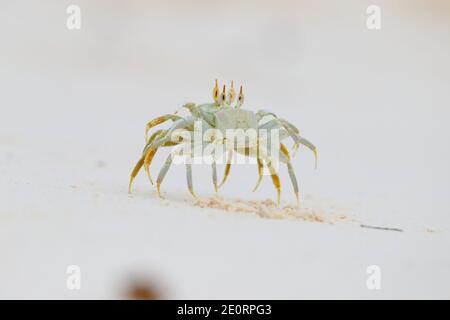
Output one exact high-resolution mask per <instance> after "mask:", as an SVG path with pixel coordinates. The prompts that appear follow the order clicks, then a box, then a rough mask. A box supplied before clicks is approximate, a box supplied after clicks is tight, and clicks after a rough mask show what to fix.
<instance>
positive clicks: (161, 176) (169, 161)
mask: <svg viewBox="0 0 450 320" xmlns="http://www.w3.org/2000/svg"><path fill="white" fill-rule="evenodd" d="M172 161H173V154H172V153H170V154H169V156H168V157H167V158H166V161H165V162H164V165H163V167H162V169H161V170H160V171H159V174H158V179H157V180H156V190H157V191H158V195H159V197H160V198H162V199H164V197H163V196H162V195H161V190H160V187H161V183H162V181H163V180H164V177H165V176H166V174H167V171H168V170H169V168H170V165H171V164H172Z"/></svg>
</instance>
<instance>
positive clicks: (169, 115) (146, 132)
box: [145, 114, 182, 142]
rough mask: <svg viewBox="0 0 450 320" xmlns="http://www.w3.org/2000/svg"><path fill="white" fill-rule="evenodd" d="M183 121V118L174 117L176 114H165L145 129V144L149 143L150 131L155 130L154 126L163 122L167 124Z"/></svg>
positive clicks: (148, 124)
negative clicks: (168, 121) (170, 121)
mask: <svg viewBox="0 0 450 320" xmlns="http://www.w3.org/2000/svg"><path fill="white" fill-rule="evenodd" d="M180 119H182V117H180V116H177V115H174V114H165V115H163V116H161V117H158V118H155V119H153V120H152V121H150V122H149V123H147V126H146V127H145V142H148V131H149V130H150V129H151V128H153V127H154V126H157V125H158V124H161V123H163V122H166V121H167V120H172V121H174V122H175V121H177V120H180Z"/></svg>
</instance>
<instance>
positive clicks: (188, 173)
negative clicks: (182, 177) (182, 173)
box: [186, 161, 198, 198]
mask: <svg viewBox="0 0 450 320" xmlns="http://www.w3.org/2000/svg"><path fill="white" fill-rule="evenodd" d="M186 178H187V184H188V188H189V192H190V193H191V194H192V196H193V197H194V198H198V197H197V195H196V194H195V192H194V187H193V185H192V164H191V163H190V162H189V161H186Z"/></svg>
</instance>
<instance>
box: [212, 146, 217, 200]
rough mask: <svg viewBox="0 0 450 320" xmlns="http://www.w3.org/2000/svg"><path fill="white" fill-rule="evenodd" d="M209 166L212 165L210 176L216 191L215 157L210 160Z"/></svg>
mask: <svg viewBox="0 0 450 320" xmlns="http://www.w3.org/2000/svg"><path fill="white" fill-rule="evenodd" d="M213 156H214V155H213ZM211 166H212V178H213V185H214V191H216V192H217V166H216V160H215V159H213V160H212V163H211Z"/></svg>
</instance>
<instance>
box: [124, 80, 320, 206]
mask: <svg viewBox="0 0 450 320" xmlns="http://www.w3.org/2000/svg"><path fill="white" fill-rule="evenodd" d="M234 97H235V91H234V88H233V82H232V83H231V88H230V90H229V91H228V94H226V92H225V86H224V87H223V90H222V92H221V93H219V88H218V84H217V80H216V84H215V87H214V89H213V98H214V103H206V104H200V105H196V104H194V103H187V104H185V105H183V107H182V108H185V109H187V110H189V113H190V115H189V116H185V117H181V116H179V115H178V114H177V113H178V112H175V113H174V114H166V115H164V116H161V117H158V118H156V119H154V120H152V121H150V122H149V123H148V124H147V127H146V145H145V147H144V150H143V152H142V155H141V157H140V159H139V161H138V162H137V164H136V165H135V167H134V169H133V171H132V173H131V177H130V183H129V192H131V186H132V183H133V180H134V178H135V177H136V175H137V174H138V172H139V171H140V169H141V168H142V166H144V168H145V170H146V172H147V174H148V177H149V179H150V182H151V183H152V184H153V180H152V178H151V175H150V170H149V169H150V164H151V162H152V159H153V157H154V156H155V153H156V151H157V150H158V149H159V148H161V147H169V146H178V145H187V144H192V139H185V138H181V137H179V136H176V138H175V139H174V136H175V135H174V133H175V132H176V131H177V130H184V131H185V132H187V134H188V136H189V137H193V136H194V134H195V133H194V130H195V128H196V123H201V124H202V129H201V130H202V132H201V134H204V133H205V132H206V131H207V130H212V131H214V132H215V133H214V135H212V137H211V138H210V139H204V140H203V141H202V142H201V144H202V146H203V147H207V146H208V145H209V144H216V145H217V144H223V146H224V147H225V150H227V163H226V167H225V173H224V177H223V179H222V182H221V183H220V184H218V183H217V170H216V161H215V156H216V155H213V161H212V178H213V185H214V188H215V190H216V191H217V190H218V188H219V187H221V186H222V185H223V184H224V183H225V181H226V179H227V177H228V174H229V172H230V168H231V163H232V159H233V152H237V153H241V154H243V155H245V156H254V157H256V158H257V163H258V175H259V177H258V182H257V184H256V186H255V188H254V191H255V190H256V189H257V188H258V186H259V184H260V182H261V180H262V177H263V169H264V167H265V166H266V167H267V168H268V169H269V172H270V175H271V178H272V181H273V184H274V186H275V188H276V190H277V196H278V197H277V198H278V204H279V203H280V192H281V184H280V179H279V176H278V169H277V166H275V164H274V160H273V159H274V154H273V148H272V147H276V148H275V150H276V151H275V155H276V156H277V157H276V158H277V159H278V160H279V161H280V162H281V163H284V164H286V166H287V169H288V173H289V177H290V179H291V182H292V186H293V189H294V192H295V195H296V198H297V203H299V189H298V183H297V179H296V176H295V173H294V170H293V166H292V164H291V156H290V154H289V152H288V150H287V148H286V146H285V145H284V144H283V143H282V142H281V141H282V140H284V139H286V138H288V137H290V138H292V140H293V142H294V150H295V151H296V150H297V148H298V146H299V145H300V144H301V145H304V146H306V147H307V148H309V149H310V150H312V151H313V152H314V156H315V158H316V165H317V149H316V147H315V146H314V145H313V144H312V143H311V142H309V141H308V140H306V139H304V138H302V137H301V136H300V134H299V130H298V129H297V128H296V127H295V126H294V125H293V124H291V123H290V122H288V121H287V120H284V119H281V118H278V117H277V116H276V115H275V114H274V113H272V112H270V111H265V110H259V111H257V112H254V111H251V110H245V109H242V104H243V101H244V96H243V93H242V86H241V89H240V92H239V95H238V98H237V103H236V104H235V105H234V106H232V105H231V104H232V103H233V101H234ZM266 116H270V117H272V118H273V119H272V120H269V121H267V122H263V121H262V120H263V118H265V117H266ZM168 120H171V121H173V124H172V126H171V127H170V128H169V129H166V130H157V131H155V132H154V133H153V134H152V135H151V136H150V138H149V137H148V132H149V130H150V129H151V128H153V127H154V126H156V125H158V124H161V123H163V122H165V121H168ZM262 131H265V132H271V133H273V132H275V133H277V139H276V140H275V139H273V138H272V137H273V136H272V135H271V134H270V133H269V134H265V135H264V136H263V135H261V134H260V132H262ZM230 132H231V133H233V134H234V135H233V136H231V137H232V138H231V139H230ZM238 132H240V133H244V144H242V143H241V144H239V143H236V139H238V140H239V136H238V135H237V134H236V133H238ZM241 142H242V141H241ZM263 143H264V145H263ZM213 149H214V148H213ZM214 150H217V149H214ZM222 150H223V149H222ZM269 150H272V153H270V152H269ZM173 157H174V155H173V154H172V153H171V154H170V155H169V156H168V157H167V159H166V161H165V163H164V165H163V167H162V169H161V170H160V172H159V175H158V178H157V181H156V187H157V191H158V194H159V195H160V196H161V192H160V185H161V183H162V181H163V179H164V177H165V175H166V173H167V171H168V169H169V167H170V166H171V164H172V161H173ZM191 163H192V161H186V162H185V165H186V177H187V184H188V188H189V191H190V192H191V194H192V195H193V196H194V197H196V195H195V193H194V190H193V183H192V165H191Z"/></svg>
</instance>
